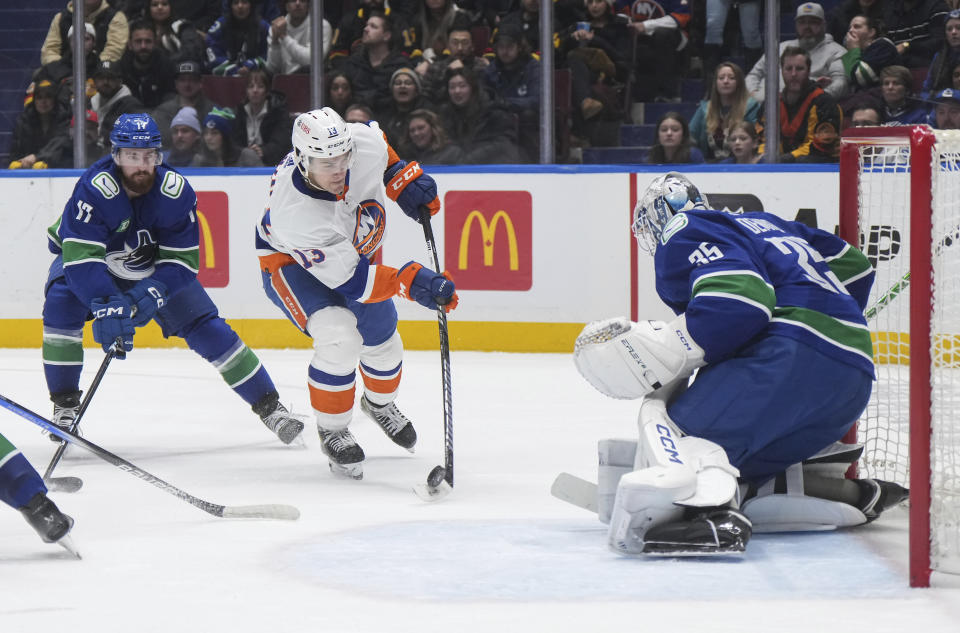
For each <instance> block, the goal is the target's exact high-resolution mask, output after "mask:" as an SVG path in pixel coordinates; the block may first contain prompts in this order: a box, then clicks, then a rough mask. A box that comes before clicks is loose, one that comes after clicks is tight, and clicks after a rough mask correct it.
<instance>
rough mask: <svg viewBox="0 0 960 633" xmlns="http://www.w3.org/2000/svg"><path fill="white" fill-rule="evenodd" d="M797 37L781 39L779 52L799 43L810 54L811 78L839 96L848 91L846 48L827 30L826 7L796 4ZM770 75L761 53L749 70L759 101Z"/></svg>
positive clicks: (752, 91) (753, 92)
mask: <svg viewBox="0 0 960 633" xmlns="http://www.w3.org/2000/svg"><path fill="white" fill-rule="evenodd" d="M795 24H796V26H797V39H793V40H787V41H785V42H780V50H779V55H781V56H782V55H783V51H784V50H785V49H786V48H787V47H788V46H793V47H800V48H802V49H803V50H805V51H807V53H809V55H810V79H812V80H814V81H815V82H817V85H819V86H820V87H821V88H823V90H824V91H825V92H826V93H827V94H828V95H830V96H831V97H833V98H834V99H840V98H841V97H843V96H845V95H846V94H847V92H848V91H849V83H848V81H847V75H846V73H844V71H843V56H844V55H846V53H847V49H846V48H844V47H843V46H841V45H840V44H838V43H837V42H835V41H833V36H832V35H830V34H829V33H827V32H826V22H825V21H824V17H823V7H822V6H820V5H819V4H817V3H816V2H804V3H803V4H801V5H800V6H798V7H797V17H796V22H795ZM766 75H767V59H766V55H764V56H761V57H760V59H759V60H758V61H757V63H756V64H754V65H753V68H752V69H751V70H750V72H749V73H748V74H747V77H746V81H747V90H749V91H750V96H752V97H753V98H754V99H756V100H757V101H763V99H764V84H765V81H766ZM780 90H783V76H782V74H781V76H780Z"/></svg>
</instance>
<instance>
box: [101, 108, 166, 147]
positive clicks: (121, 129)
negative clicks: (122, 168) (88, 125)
mask: <svg viewBox="0 0 960 633" xmlns="http://www.w3.org/2000/svg"><path fill="white" fill-rule="evenodd" d="M110 144H111V145H112V146H113V149H114V150H116V149H120V148H121V147H132V148H136V149H150V148H155V149H160V145H161V136H160V128H159V127H158V126H157V122H156V121H154V120H153V118H152V117H151V116H150V115H149V114H121V115H120V116H119V117H118V118H117V121H116V123H114V124H113V130H112V131H111V132H110Z"/></svg>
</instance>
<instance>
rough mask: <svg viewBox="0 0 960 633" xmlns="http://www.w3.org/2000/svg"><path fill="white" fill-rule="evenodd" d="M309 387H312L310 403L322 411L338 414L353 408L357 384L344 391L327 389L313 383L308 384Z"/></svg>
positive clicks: (315, 408)
mask: <svg viewBox="0 0 960 633" xmlns="http://www.w3.org/2000/svg"><path fill="white" fill-rule="evenodd" d="M308 387H309V389H310V405H311V406H312V407H313V408H314V410H316V411H319V412H320V413H329V414H330V415H336V414H338V413H346V412H347V411H349V410H350V409H352V408H353V400H354V392H355V390H356V384H354V385H352V386H351V387H350V388H349V389H345V390H343V391H327V390H325V389H319V388H317V387H314V386H313V385H308Z"/></svg>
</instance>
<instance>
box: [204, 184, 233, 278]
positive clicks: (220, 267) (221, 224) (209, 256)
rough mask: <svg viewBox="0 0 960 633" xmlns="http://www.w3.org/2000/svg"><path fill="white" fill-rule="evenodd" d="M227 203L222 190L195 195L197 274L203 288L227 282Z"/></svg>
mask: <svg viewBox="0 0 960 633" xmlns="http://www.w3.org/2000/svg"><path fill="white" fill-rule="evenodd" d="M229 218H230V202H229V198H228V197H227V194H226V192H225V191H198V192H197V225H198V227H199V229H200V273H199V274H198V275H197V279H198V280H199V281H200V284H201V285H202V286H204V287H205V288H223V287H225V286H226V285H227V284H229V283H230V220H229Z"/></svg>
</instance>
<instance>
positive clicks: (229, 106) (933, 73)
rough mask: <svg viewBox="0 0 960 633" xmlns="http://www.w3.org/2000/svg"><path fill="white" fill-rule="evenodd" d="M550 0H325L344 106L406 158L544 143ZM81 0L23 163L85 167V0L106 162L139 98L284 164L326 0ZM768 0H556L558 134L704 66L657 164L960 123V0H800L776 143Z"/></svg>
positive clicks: (88, 55) (47, 54)
mask: <svg viewBox="0 0 960 633" xmlns="http://www.w3.org/2000/svg"><path fill="white" fill-rule="evenodd" d="M543 1H547V0H394V1H392V2H391V1H390V0H344V1H343V2H325V3H324V16H323V19H322V26H321V29H322V42H323V49H324V50H323V51H322V59H323V60H324V69H323V70H324V77H325V80H326V86H325V91H324V95H325V96H324V105H328V106H330V107H332V108H333V109H335V110H336V111H337V112H339V113H340V114H341V115H343V116H344V118H345V119H347V120H354V121H361V122H366V121H369V120H376V121H377V122H378V124H379V126H380V128H381V129H382V130H383V131H384V132H385V134H386V136H387V138H388V140H389V142H390V143H391V145H392V146H393V147H394V148H395V149H396V150H397V151H398V152H399V153H400V154H401V155H402V156H405V157H408V158H410V159H417V160H420V161H422V162H424V163H427V164H438V163H439V164H482V163H513V162H537V161H538V160H539V154H540V151H539V144H540V100H541V94H540V60H541V57H542V54H543V51H541V50H540V5H541V2H543ZM64 4H65V7H64V9H63V10H62V11H61V12H59V13H57V14H56V15H55V16H54V17H53V19H52V21H51V23H50V27H49V31H48V33H47V36H46V38H45V40H44V41H43V42H38V46H39V50H40V60H41V66H40V67H39V68H37V69H36V70H35V71H34V73H33V81H32V83H31V84H30V87H29V88H28V90H27V95H26V99H25V108H24V111H23V112H22V114H21V115H20V117H19V119H18V120H17V122H16V125H15V130H14V134H13V140H12V145H11V148H10V155H9V159H10V165H9V166H10V168H42V167H70V166H73V143H74V140H73V134H72V127H73V122H72V112H73V108H72V99H73V96H74V95H73V87H72V78H73V70H72V69H73V50H74V49H73V41H74V38H75V37H76V36H77V34H75V33H74V31H73V11H74V10H75V5H77V6H80V7H82V10H83V12H84V21H85V29H84V31H85V32H84V33H83V37H84V51H85V59H84V65H85V68H86V76H87V77H88V81H87V86H86V98H87V103H86V106H87V124H86V129H87V130H88V134H87V138H86V139H85V140H84V141H85V144H86V148H87V151H86V156H87V161H88V163H92V162H93V161H94V160H96V159H97V158H99V157H101V156H103V155H105V154H106V153H108V152H109V151H110V147H109V136H110V129H111V127H112V125H113V122H114V121H115V120H116V119H117V117H118V116H120V115H121V114H124V113H133V112H148V113H150V114H152V116H153V117H154V118H155V119H156V121H157V123H158V125H159V126H160V128H161V131H162V132H163V135H164V139H163V142H164V148H165V157H166V160H167V161H168V162H169V163H170V164H171V165H175V166H178V167H199V166H225V167H231V166H262V165H267V166H272V165H275V164H276V163H277V162H279V161H280V160H282V159H283V157H284V156H285V155H286V153H287V152H288V151H289V150H290V131H291V125H292V120H293V118H294V117H295V115H296V114H297V112H296V111H292V109H293V108H292V107H291V106H289V105H288V103H291V102H293V101H294V99H293V98H294V97H299V99H297V100H296V102H297V103H303V101H304V99H305V95H291V94H285V93H284V92H283V91H282V90H279V89H276V86H277V85H279V82H278V81H276V79H275V78H276V77H285V76H291V75H306V74H307V73H309V72H310V64H311V50H310V32H311V28H310V24H311V18H312V16H311V15H310V1H309V0H73V1H71V2H65V3H64ZM763 4H764V3H763V2H762V0H657V1H656V2H654V1H653V0H553V14H554V24H553V33H552V35H553V37H552V42H553V47H552V48H553V50H551V51H550V54H552V55H553V62H554V67H555V68H556V69H558V72H562V73H566V76H567V77H568V78H569V79H568V82H569V83H568V86H569V97H568V98H569V101H570V106H571V107H570V108H569V117H568V118H566V119H565V120H558V121H557V123H556V124H557V126H558V128H559V134H561V135H568V138H569V139H570V140H571V141H572V144H573V146H575V147H590V146H610V145H617V144H618V128H619V126H620V124H622V123H624V122H630V120H631V113H632V111H633V108H632V105H633V104H634V103H637V102H646V103H650V102H662V103H667V104H670V103H678V102H680V100H681V93H682V85H683V84H682V80H683V78H684V77H699V78H701V79H702V81H703V85H704V94H703V98H702V101H700V103H699V107H697V109H696V111H695V113H694V114H693V116H692V117H691V118H690V119H689V120H688V119H687V118H686V117H685V116H684V115H683V114H682V113H681V112H680V110H681V109H680V108H678V109H677V111H670V112H666V113H665V114H663V116H661V117H660V119H659V120H658V121H657V122H656V125H655V129H654V135H655V138H654V144H653V146H652V147H651V148H650V149H649V152H648V154H647V155H648V162H651V163H698V162H725V163H752V162H757V161H759V160H761V158H762V157H763V156H764V154H765V153H767V152H771V153H775V154H776V156H777V157H778V160H779V161H780V162H830V161H836V160H837V157H838V154H839V138H840V133H841V132H842V130H843V129H844V128H845V127H847V126H850V125H866V124H875V125H908V124H915V123H929V124H930V125H932V126H934V127H938V128H957V127H960V8H958V5H960V0H835V1H834V2H824V4H819V3H815V2H790V1H789V0H784V1H783V2H781V3H780V4H781V5H782V7H783V8H782V10H783V11H784V12H789V14H790V15H792V16H794V25H795V30H794V32H793V33H791V34H790V35H791V36H790V37H787V38H784V40H783V41H781V42H780V45H779V67H780V92H779V94H778V95H777V98H778V100H779V113H780V116H779V126H780V133H779V138H780V145H779V147H776V148H771V147H768V146H767V144H766V143H765V139H764V130H765V120H764V115H763V112H764V109H763V107H762V104H763V101H764V100H765V99H766V98H767V97H768V95H765V83H766V82H765V74H766V70H767V68H766V61H765V58H764V55H763V54H762V52H763V43H762V40H763V35H762V32H761V26H760V25H761V24H762V15H761V14H762V10H763ZM824 5H826V6H827V8H826V9H825V8H824ZM209 76H213V77H233V78H235V79H234V80H233V81H236V82H242V83H243V85H244V90H243V93H242V95H240V94H239V92H238V93H237V95H236V96H235V97H234V98H230V99H226V98H224V95H223V94H216V95H212V94H206V91H205V88H204V86H205V79H204V78H205V77H209ZM285 85H289V84H285ZM299 85H301V86H303V85H308V84H303V83H301V84H299ZM668 107H671V106H668ZM692 109H693V108H692V107H691V110H692ZM564 160H570V158H569V156H566V155H564V156H558V161H564Z"/></svg>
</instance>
